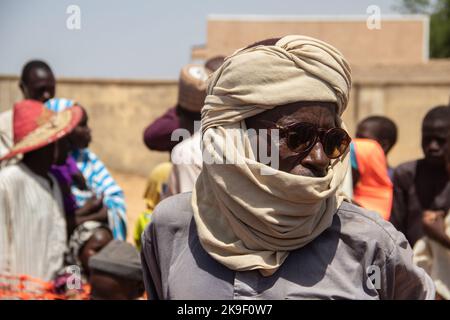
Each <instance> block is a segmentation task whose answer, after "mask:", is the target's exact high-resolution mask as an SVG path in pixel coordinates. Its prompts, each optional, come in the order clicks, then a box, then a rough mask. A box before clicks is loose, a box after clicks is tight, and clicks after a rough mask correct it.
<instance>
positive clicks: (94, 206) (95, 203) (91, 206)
mask: <svg viewBox="0 0 450 320" xmlns="http://www.w3.org/2000/svg"><path fill="white" fill-rule="evenodd" d="M102 208H103V196H101V197H100V198H97V197H96V196H92V197H91V198H90V199H89V200H87V201H86V203H85V204H84V206H82V207H81V208H80V209H78V210H77V211H76V214H77V215H79V216H84V215H88V214H92V213H95V212H98V211H100V210H101V209H102Z"/></svg>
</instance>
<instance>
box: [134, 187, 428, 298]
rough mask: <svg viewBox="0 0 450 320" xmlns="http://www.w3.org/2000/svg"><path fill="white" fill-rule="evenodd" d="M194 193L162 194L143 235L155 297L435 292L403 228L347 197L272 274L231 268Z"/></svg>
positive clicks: (150, 287)
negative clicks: (217, 256) (210, 247)
mask: <svg viewBox="0 0 450 320" xmlns="http://www.w3.org/2000/svg"><path fill="white" fill-rule="evenodd" d="M190 199H191V193H183V194H179V195H176V196H173V197H170V198H167V199H165V200H164V201H162V202H161V203H160V204H159V205H158V206H157V207H156V209H155V211H154V213H153V218H152V222H151V224H150V225H149V226H148V227H147V229H146V230H145V232H144V234H143V238H142V264H143V269H144V281H145V286H146V290H147V293H148V295H149V298H150V299H434V294H435V290H434V285H433V282H432V280H431V279H430V277H429V276H428V275H427V274H426V273H425V272H424V270H423V269H421V268H418V267H416V266H415V265H413V262H412V251H411V248H410V246H409V244H408V242H407V241H406V239H405V237H404V236H403V234H402V233H400V232H398V231H397V230H396V229H395V228H394V227H393V226H392V225H391V224H390V223H389V222H386V221H384V220H383V219H382V218H381V217H380V216H379V215H378V214H376V213H372V212H368V211H366V210H365V209H361V208H359V207H357V206H355V205H352V204H349V203H347V202H344V203H343V204H342V205H341V207H340V208H339V209H338V210H337V212H336V214H335V215H334V218H333V224H332V225H331V227H330V228H328V229H327V230H325V231H324V232H323V233H322V234H321V235H320V236H319V237H317V238H316V239H315V240H314V241H312V242H311V243H309V244H308V245H306V246H305V247H303V248H301V249H297V250H294V251H292V252H291V253H290V254H289V256H288V258H287V259H286V260H285V262H284V263H283V265H282V266H281V267H280V268H279V269H278V271H277V272H276V273H275V274H273V275H272V276H270V277H264V276H263V275H261V273H260V272H259V271H244V272H236V271H233V270H230V269H228V268H226V267H225V266H223V265H222V264H220V263H219V262H217V261H216V260H214V259H213V258H212V257H211V256H210V255H209V254H208V253H207V252H206V251H205V250H204V249H203V247H202V246H201V244H200V241H199V239H198V235H197V231H196V226H195V221H194V219H193V212H192V208H191V205H190Z"/></svg>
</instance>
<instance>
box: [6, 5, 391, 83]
mask: <svg viewBox="0 0 450 320" xmlns="http://www.w3.org/2000/svg"><path fill="white" fill-rule="evenodd" d="M397 3H398V0H315V1H310V0H278V1H275V0H227V1H219V0H190V1H186V0H185V1H183V0H178V1H174V0H165V1H153V0H128V1H118V0H78V1H77V0H58V1H56V0H0V48H1V49H0V74H13V75H14V74H19V73H20V71H21V68H22V65H23V64H24V63H25V62H26V61H28V60H30V59H33V58H40V59H44V60H46V61H47V62H49V64H50V65H51V67H52V68H53V69H54V71H55V73H56V76H57V77H77V78H78V77H81V78H127V79H176V78H177V76H178V72H179V69H180V67H181V66H182V65H184V64H185V63H187V62H189V60H190V51H191V47H192V45H201V44H204V43H205V41H206V21H207V16H208V15H210V14H232V15H237V14H263V15H365V14H366V9H367V7H368V6H369V5H378V6H379V7H380V8H381V13H382V15H383V14H392V13H394V12H393V6H394V5H395V4H397ZM72 4H73V5H78V6H79V7H80V9H81V29H80V30H69V29H67V27H66V20H67V18H68V17H69V15H68V14H67V13H66V9H67V7H68V6H69V5H72Z"/></svg>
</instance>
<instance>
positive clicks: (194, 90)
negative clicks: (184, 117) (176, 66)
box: [178, 64, 210, 112]
mask: <svg viewBox="0 0 450 320" xmlns="http://www.w3.org/2000/svg"><path fill="white" fill-rule="evenodd" d="M209 74H210V72H209V71H208V70H207V69H206V68H205V67H204V66H202V65H197V64H188V65H186V66H184V67H183V68H182V69H181V72H180V81H179V84H178V104H179V105H180V106H181V107H182V108H183V109H185V110H188V111H192V112H200V110H201V109H202V108H203V103H204V101H205V98H206V80H207V79H208V76H209Z"/></svg>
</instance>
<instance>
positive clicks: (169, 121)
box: [144, 107, 180, 151]
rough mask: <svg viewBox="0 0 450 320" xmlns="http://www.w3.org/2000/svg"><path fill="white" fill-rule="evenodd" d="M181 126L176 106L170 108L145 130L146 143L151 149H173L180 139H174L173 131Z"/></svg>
mask: <svg viewBox="0 0 450 320" xmlns="http://www.w3.org/2000/svg"><path fill="white" fill-rule="evenodd" d="M179 127H180V121H179V118H178V115H177V114H176V108H175V107H173V108H170V109H169V110H168V111H167V112H166V113H164V114H163V115H162V116H161V117H159V118H158V119H156V120H155V121H153V122H152V123H151V124H150V125H149V126H148V127H147V128H146V129H145V131H144V143H145V145H146V146H147V147H148V148H149V149H150V150H156V151H171V150H172V149H173V147H175V146H176V145H177V143H178V142H179V141H172V140H171V136H172V132H173V131H174V130H175V129H178V128H179Z"/></svg>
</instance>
